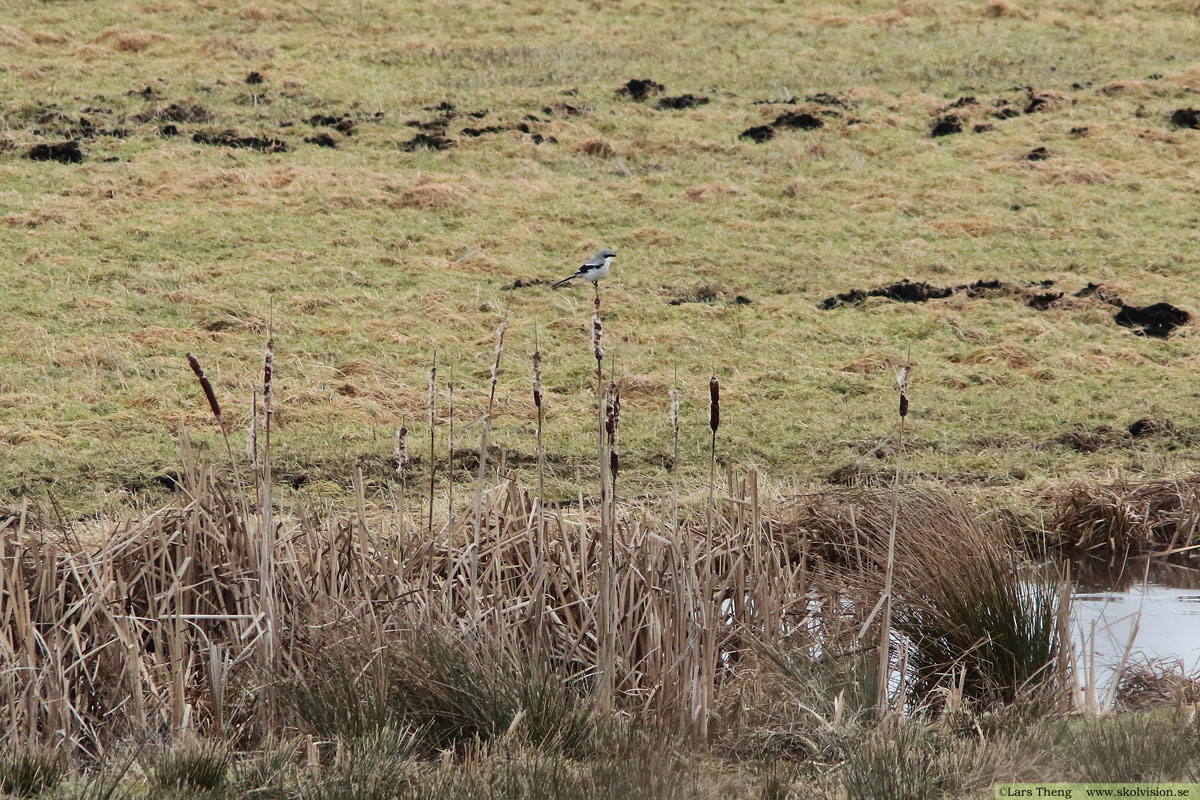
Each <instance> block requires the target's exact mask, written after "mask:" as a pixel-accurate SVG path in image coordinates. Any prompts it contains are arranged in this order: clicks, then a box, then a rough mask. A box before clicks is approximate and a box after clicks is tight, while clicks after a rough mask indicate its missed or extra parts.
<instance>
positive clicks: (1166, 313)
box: [1113, 303, 1192, 339]
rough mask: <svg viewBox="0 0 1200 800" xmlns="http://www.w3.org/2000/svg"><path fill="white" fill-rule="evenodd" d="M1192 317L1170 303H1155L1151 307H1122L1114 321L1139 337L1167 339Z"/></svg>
mask: <svg viewBox="0 0 1200 800" xmlns="http://www.w3.org/2000/svg"><path fill="white" fill-rule="evenodd" d="M1191 318H1192V315H1191V314H1189V313H1188V312H1186V311H1184V310H1183V309H1182V308H1176V307H1175V306H1173V305H1171V304H1170V303H1154V304H1153V305H1149V306H1128V305H1123V306H1121V310H1120V311H1118V312H1117V315H1116V316H1115V317H1113V321H1114V322H1116V323H1117V324H1118V325H1120V326H1121V327H1124V328H1132V329H1133V331H1134V333H1136V334H1138V335H1139V336H1153V337H1155V338H1157V339H1165V338H1167V336H1168V335H1169V334H1170V333H1171V331H1173V330H1175V329H1176V328H1178V327H1179V326H1180V325H1186V324H1187V323H1188V321H1189V320H1190V319H1191Z"/></svg>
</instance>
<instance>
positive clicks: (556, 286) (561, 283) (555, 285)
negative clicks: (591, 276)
mask: <svg viewBox="0 0 1200 800" xmlns="http://www.w3.org/2000/svg"><path fill="white" fill-rule="evenodd" d="M578 277H579V273H575V274H574V275H570V276H568V277H566V278H563V279H562V280H561V281H559V282H558V283H556V284H554V285H553V286H551V287H550V288H551V289H557V288H558V287H560V286H562V285H563V284H564V283H567V282H569V281H573V280H575V279H576V278H578Z"/></svg>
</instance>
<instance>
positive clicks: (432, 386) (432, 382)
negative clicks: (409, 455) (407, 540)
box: [429, 349, 453, 546]
mask: <svg viewBox="0 0 1200 800" xmlns="http://www.w3.org/2000/svg"><path fill="white" fill-rule="evenodd" d="M436 411H437V350H436V349H435V350H434V351H433V363H432V364H431V365H430V366H429V541H430V543H431V546H432V542H433V483H434V479H435V478H436V477H437V453H435V452H434V449H433V448H434V440H433V439H434V430H435V426H436V425H437V418H436V416H435V415H436ZM451 479H453V476H451Z"/></svg>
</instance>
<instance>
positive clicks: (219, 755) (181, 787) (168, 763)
mask: <svg viewBox="0 0 1200 800" xmlns="http://www.w3.org/2000/svg"><path fill="white" fill-rule="evenodd" d="M229 767H230V757H229V751H228V750H227V749H226V747H225V743H224V742H220V741H216V740H213V741H206V742H202V741H189V742H185V743H183V744H180V745H177V746H175V747H173V748H172V749H170V750H168V751H166V752H165V753H163V754H162V755H160V756H159V757H158V758H157V759H156V760H155V762H154V764H153V766H152V767H151V770H150V780H151V786H152V787H153V788H154V789H155V790H157V791H158V792H161V793H164V794H173V793H187V794H189V795H191V794H194V793H216V792H218V791H220V790H221V789H223V788H225V784H226V783H227V781H228V779H229Z"/></svg>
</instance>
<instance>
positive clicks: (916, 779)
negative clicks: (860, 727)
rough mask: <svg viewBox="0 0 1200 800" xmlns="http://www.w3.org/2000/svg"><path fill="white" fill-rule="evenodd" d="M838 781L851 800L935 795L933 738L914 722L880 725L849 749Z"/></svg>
mask: <svg viewBox="0 0 1200 800" xmlns="http://www.w3.org/2000/svg"><path fill="white" fill-rule="evenodd" d="M842 785H843V786H844V787H845V789H846V794H847V795H849V796H850V797H851V798H852V800H928V799H929V798H931V797H939V796H941V792H940V791H939V788H938V786H939V770H938V752H937V743H936V740H935V738H934V737H933V736H932V735H931V734H930V733H929V732H928V731H926V730H925V729H924V728H923V727H921V726H920V725H919V724H916V723H903V722H900V723H898V724H896V723H893V724H889V725H886V726H884V727H881V728H880V729H878V730H877V731H876V732H875V733H874V734H872V735H871V736H870V737H868V738H867V739H866V740H865V741H864V742H862V743H861V744H860V745H859V746H858V747H857V748H855V749H854V751H853V752H852V753H851V755H850V757H849V759H848V760H847V761H846V765H845V767H843V771H842Z"/></svg>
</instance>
